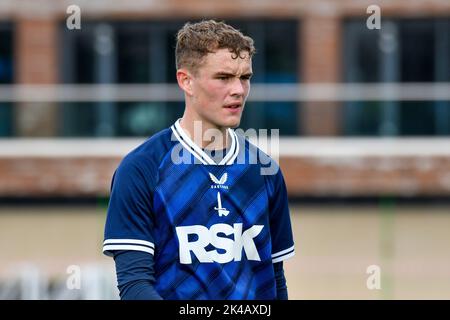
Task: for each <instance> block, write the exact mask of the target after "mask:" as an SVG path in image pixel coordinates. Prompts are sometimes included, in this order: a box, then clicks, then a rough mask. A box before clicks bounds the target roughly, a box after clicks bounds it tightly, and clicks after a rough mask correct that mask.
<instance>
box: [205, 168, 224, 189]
mask: <svg viewBox="0 0 450 320" xmlns="http://www.w3.org/2000/svg"><path fill="white" fill-rule="evenodd" d="M209 177H210V178H211V180H212V182H213V183H214V185H212V186H211V189H227V190H228V186H226V185H225V183H226V182H227V179H228V174H227V173H226V172H225V173H224V174H223V175H222V176H221V177H220V180H219V179H217V178H216V177H215V176H214V175H213V174H212V173H211V172H209Z"/></svg>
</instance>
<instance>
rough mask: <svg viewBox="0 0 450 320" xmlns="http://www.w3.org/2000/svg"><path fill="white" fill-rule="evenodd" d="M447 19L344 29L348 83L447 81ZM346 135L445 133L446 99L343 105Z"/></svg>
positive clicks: (448, 121)
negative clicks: (378, 28) (371, 28)
mask: <svg viewBox="0 0 450 320" xmlns="http://www.w3.org/2000/svg"><path fill="white" fill-rule="evenodd" d="M449 60H450V20H449V19H420V20H417V19H401V20H400V19H398V20H391V21H389V20H383V22H382V26H381V29H380V30H369V29H367V28H366V25H365V21H364V20H349V21H347V22H346V23H345V26H344V68H343V70H344V78H345V81H347V82H403V83H408V82H429V83H431V82H448V81H450V72H448V70H450V68H449V63H450V61H449ZM344 127H345V134H347V135H375V136H376V135H400V136H417V135H422V136H431V135H448V134H450V105H449V101H386V102H382V101H358V102H347V103H346V104H345V111H344Z"/></svg>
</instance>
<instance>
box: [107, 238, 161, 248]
mask: <svg viewBox="0 0 450 320" xmlns="http://www.w3.org/2000/svg"><path fill="white" fill-rule="evenodd" d="M112 243H116V244H117V243H122V244H123V243H132V244H141V245H144V246H148V247H150V248H155V244H154V243H153V242H150V241H145V240H135V239H107V240H105V241H104V242H103V244H104V245H106V244H112Z"/></svg>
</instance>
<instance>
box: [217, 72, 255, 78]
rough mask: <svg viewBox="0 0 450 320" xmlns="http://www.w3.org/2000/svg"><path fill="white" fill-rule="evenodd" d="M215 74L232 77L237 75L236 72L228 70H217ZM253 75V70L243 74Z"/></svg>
mask: <svg viewBox="0 0 450 320" xmlns="http://www.w3.org/2000/svg"><path fill="white" fill-rule="evenodd" d="M214 75H215V76H231V77H234V76H235V74H234V73H231V72H226V71H219V72H216V73H215V74H214ZM252 75H253V73H252V72H247V73H244V74H242V76H247V77H248V76H252Z"/></svg>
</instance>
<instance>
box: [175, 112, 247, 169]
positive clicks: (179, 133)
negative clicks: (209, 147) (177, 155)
mask: <svg viewBox="0 0 450 320" xmlns="http://www.w3.org/2000/svg"><path fill="white" fill-rule="evenodd" d="M180 121H181V119H178V120H177V121H176V122H175V123H174V124H173V125H172V126H171V127H170V128H171V129H172V131H173V134H174V135H175V137H176V138H177V140H178V141H179V142H180V143H181V145H182V146H183V147H184V148H186V149H187V150H188V151H189V152H190V153H191V154H192V155H193V156H194V157H196V158H197V159H198V160H200V162H201V163H202V164H206V165H229V164H233V162H234V160H235V159H236V157H237V155H238V153H239V141H238V138H237V136H236V133H235V132H234V130H233V129H231V128H228V129H227V132H228V135H229V136H230V138H231V147H230V149H229V150H228V152H227V154H226V155H225V157H224V158H223V159H222V160H221V161H220V162H219V163H216V162H215V161H214V160H213V159H212V158H211V157H210V156H209V155H208V154H207V153H206V152H205V151H203V150H202V149H201V148H200V147H199V146H198V145H196V144H195V143H194V141H192V139H191V138H190V137H189V135H188V134H187V133H186V132H185V131H184V130H183V128H182V127H181V125H180Z"/></svg>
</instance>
